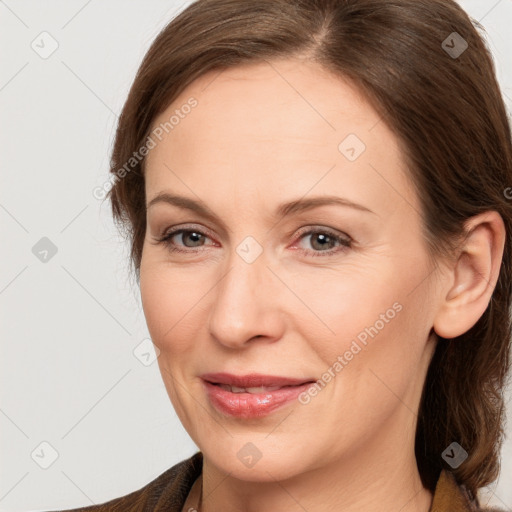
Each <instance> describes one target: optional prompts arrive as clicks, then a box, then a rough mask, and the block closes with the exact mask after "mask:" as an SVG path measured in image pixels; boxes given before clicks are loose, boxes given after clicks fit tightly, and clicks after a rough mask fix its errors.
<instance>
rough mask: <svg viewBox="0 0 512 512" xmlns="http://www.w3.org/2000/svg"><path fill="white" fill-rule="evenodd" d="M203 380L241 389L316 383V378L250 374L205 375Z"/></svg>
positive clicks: (224, 373) (202, 376)
mask: <svg viewBox="0 0 512 512" xmlns="http://www.w3.org/2000/svg"><path fill="white" fill-rule="evenodd" d="M200 377H201V378H202V379H203V380H205V381H207V382H211V383H213V384H227V385H229V386H237V387H239V388H256V387H260V386H266V387H271V386H298V385H300V384H305V383H307V382H315V380H316V379H314V378H305V379H295V378H291V377H280V376H273V375H263V374H261V373H250V374H248V375H233V374H231V373H226V372H220V373H205V374H203V375H201V376H200Z"/></svg>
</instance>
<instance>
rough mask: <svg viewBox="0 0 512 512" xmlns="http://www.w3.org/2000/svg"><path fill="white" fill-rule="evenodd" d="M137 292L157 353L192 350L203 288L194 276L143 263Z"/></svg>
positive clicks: (199, 322) (197, 326)
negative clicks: (139, 295)
mask: <svg viewBox="0 0 512 512" xmlns="http://www.w3.org/2000/svg"><path fill="white" fill-rule="evenodd" d="M203 288H204V289H203ZM140 291H141V300H142V307H143V309H144V316H145V318H146V323H147V326H148V330H149V332H150V335H151V339H152V340H153V342H154V343H155V344H156V345H157V346H158V347H159V349H160V351H162V352H169V351H172V352H173V353H181V352H187V351H189V350H191V348H192V343H191V340H194V339H195V332H196V331H197V330H198V329H199V326H201V325H202V324H203V323H202V322H201V320H199V319H198V315H201V311H202V309H201V305H202V302H203V301H204V300H205V297H204V295H205V293H206V291H207V287H206V284H204V285H201V281H200V280H198V279H197V275H196V276H195V277H194V276H190V277H188V276H187V272H186V271H183V270H180V269H176V270H170V269H169V268H167V269H165V266H160V265H153V266H151V265H150V264H149V263H147V262H146V263H143V264H141V272H140ZM203 309H204V307H203Z"/></svg>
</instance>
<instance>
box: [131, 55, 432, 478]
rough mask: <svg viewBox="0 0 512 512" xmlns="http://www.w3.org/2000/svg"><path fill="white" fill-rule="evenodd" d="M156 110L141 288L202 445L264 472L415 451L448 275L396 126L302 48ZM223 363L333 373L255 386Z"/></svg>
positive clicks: (239, 368)
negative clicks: (229, 384)
mask: <svg viewBox="0 0 512 512" xmlns="http://www.w3.org/2000/svg"><path fill="white" fill-rule="evenodd" d="M173 115H174V117H173V118H172V120H171V121H170V122H169V120H170V119H171V117H172V116H173ZM165 122H167V125H166V127H165V128H164V129H162V125H161V123H165ZM152 128H153V129H154V132H153V134H152V140H153V143H152V146H154V147H153V148H152V149H151V151H150V154H149V155H148V158H147V166H146V203H147V204H148V205H149V203H151V205H150V206H149V207H148V210H147V232H146V238H145V241H144V248H143V255H142V263H141V269H140V286H141V294H142V302H143V307H144V313H145V316H146V319H147V323H148V328H149V331H150V334H151V337H152V339H153V342H154V343H155V345H156V346H157V347H158V348H159V350H160V355H159V358H158V364H159V366H160V370H161V373H162V377H163V380H164V383H165V386H166V389H167V392H168V394H169V397H170V399H171V401H172V403H173V405H174V407H175V409H176V412H177V414H178V416H179V418H180V420H181V421H182V423H183V425H184V427H185V428H186V430H187V431H188V433H189V434H190V436H191V437H192V439H193V440H194V442H195V443H196V444H197V446H198V447H199V448H200V449H201V450H202V451H203V453H204V456H205V457H206V458H207V459H209V460H210V461H211V463H213V464H214V465H216V466H217V467H218V468H220V469H222V470H223V471H225V472H229V473H231V474H232V475H233V476H235V477H238V478H241V479H245V480H260V481H264V480H265V481H266V480H271V479H273V478H279V479H284V478H287V477H291V476H293V475H294V474H298V473H304V472H306V471H308V470H311V469H314V468H320V467H323V466H326V465H328V464H338V465H339V464H341V463H342V462H346V463H347V464H348V463H350V464H353V463H354V462H356V461H357V462H356V463H357V464H359V465H362V467H365V465H366V467H367V464H376V463H382V464H389V465H391V464H392V463H394V462H396V461H397V460H399V461H401V462H403V461H405V460H410V459H411V457H413V456H414V454H413V452H414V430H415V426H416V419H417V417H416V412H417V410H418V404H419V400H420V395H421V391H422V386H423V382H424V380H425V375H426V370H427V367H428V364H429V362H430V358H431V355H432V353H433V348H434V340H433V339H432V338H429V333H430V330H431V327H432V325H433V319H434V316H435V308H436V299H435V294H436V293H438V291H437V289H436V287H435V281H434V278H435V275H436V274H435V272H433V269H432V268H431V266H430V265H429V259H428V257H427V252H426V246H425V242H424V239H423V238H422V236H421V219H420V216H419V212H420V205H419V202H418V199H417V197H416V195H415V193H414V191H413V189H412V187H411V185H410V184H409V182H408V181H407V172H408V171H407V169H406V168H405V167H404V163H403V160H402V156H401V153H400V150H399V147H398V145H397V140H396V138H395V136H394V135H393V134H392V133H391V132H390V130H389V129H388V128H387V127H386V125H385V124H384V122H382V120H380V118H379V116H378V115H377V114H376V112H375V111H374V110H373V109H372V108H371V107H370V105H369V104H368V103H366V102H365V100H364V99H363V98H362V97H361V96H360V95H359V94H358V92H357V90H355V89H354V88H352V87H351V86H350V85H349V84H348V83H346V82H344V81H342V80H341V79H340V78H338V77H335V76H333V75H331V74H329V73H328V72H326V71H324V70H323V69H322V68H320V67H318V65H316V64H313V63H307V62H303V61H299V60H276V61H271V62H269V63H262V64H251V65H246V66H243V67H237V68H231V69H227V70H224V71H222V72H219V71H215V72H210V73H208V74H206V75H203V76H202V77H200V78H199V79H197V80H196V81H195V82H193V83H192V84H191V85H190V86H189V87H188V88H187V89H185V90H184V91H183V92H182V93H181V95H180V96H179V97H178V98H177V99H176V100H175V101H174V102H173V103H172V105H170V106H169V108H167V110H166V111H165V112H164V113H162V114H161V115H160V116H159V117H158V118H157V119H156V120H155V121H154V123H153V126H152ZM159 139H161V140H159ZM164 194H168V196H180V197H182V198H184V199H183V200H181V201H172V200H170V199H169V197H167V199H169V200H168V201H166V200H165V196H164ZM157 196H159V197H160V199H157ZM327 198H329V202H327V201H326V200H327ZM324 200H325V201H324ZM345 201H346V203H345V204H343V202H345ZM349 202H350V203H354V204H355V205H357V206H351V205H350V204H349ZM187 204H188V207H186V205H187ZM194 204H199V205H200V206H201V209H199V208H195V207H194V206H193V205H194ZM284 205H288V206H284ZM181 229H183V230H186V232H178V233H175V234H174V235H172V236H168V240H167V244H166V243H165V242H158V241H157V240H158V239H160V238H162V237H164V236H165V235H170V231H171V230H174V231H179V230H181ZM347 241H349V245H346V244H347ZM217 372H225V373H230V374H233V375H236V376H245V375H248V374H254V373H257V374H264V375H269V376H280V377H289V378H294V379H299V380H300V381H318V383H317V385H316V386H313V387H312V384H309V385H308V384H306V385H305V386H303V387H302V388H300V389H299V390H298V391H301V393H300V395H298V393H297V392H296V391H295V395H294V394H293V393H294V388H288V391H285V392H283V391H277V392H276V391H267V392H266V393H265V390H263V392H262V393H259V396H255V394H254V393H252V394H249V395H248V394H247V393H246V392H244V393H241V394H238V393H232V392H230V391H227V390H221V389H220V388H219V386H214V385H209V386H208V385H206V384H205V382H204V380H203V378H202V376H203V375H205V374H207V373H208V374H211V373H217ZM253 384H254V383H253ZM281 385H282V384H281ZM207 388H208V389H210V390H212V395H210V393H209V392H208V391H207ZM315 390H316V391H315ZM253 391H254V390H253ZM280 393H281V395H283V396H285V397H286V398H288V400H287V401H285V402H284V403H281V405H280V406H279V407H275V408H273V407H274V406H275V405H276V403H277V402H276V401H275V400H276V399H277V398H276V397H278V396H281V395H279V394H280ZM287 393H288V394H287ZM256 394H258V393H256ZM297 395H298V396H297ZM210 396H212V397H213V398H211V397H210ZM290 396H291V397H293V396H295V398H294V399H289V398H290ZM215 397H217V399H215ZM255 402H263V405H258V403H256V404H255ZM219 403H220V405H219ZM338 467H339V466H338Z"/></svg>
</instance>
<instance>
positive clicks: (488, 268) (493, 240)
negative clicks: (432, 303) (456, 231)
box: [433, 211, 505, 338]
mask: <svg viewBox="0 0 512 512" xmlns="http://www.w3.org/2000/svg"><path fill="white" fill-rule="evenodd" d="M465 228H466V232H467V233H468V237H467V240H466V241H465V243H464V245H463V246H462V247H461V248H460V249H459V250H460V252H459V256H458V258H456V259H455V263H454V264H453V266H452V267H451V268H450V269H449V272H448V274H447V277H446V283H447V286H445V287H444V289H443V295H442V296H441V297H440V299H441V300H440V304H439V309H438V311H437V314H436V316H435V319H434V325H433V329H434V331H435V332H436V334H438V335H439V336H441V337H443V338H455V337H456V336H460V335H461V334H464V333H465V332H467V331H468V330H469V329H471V327H473V326H474V325H475V324H476V322H477V321H478V319H479V318H480V317H481V316H482V315H483V314H484V312H485V310H486V309H487V306H488V305H489V302H490V300H491V296H492V293H493V291H494V288H495V286H496V282H497V280H498V276H499V271H500V267H501V262H502V258H503V250H504V245H505V225H504V223H503V219H502V218H501V215H500V214H499V213H498V212H496V211H488V212H484V213H481V214H479V215H476V216H474V217H471V218H470V219H468V221H466V224H465Z"/></svg>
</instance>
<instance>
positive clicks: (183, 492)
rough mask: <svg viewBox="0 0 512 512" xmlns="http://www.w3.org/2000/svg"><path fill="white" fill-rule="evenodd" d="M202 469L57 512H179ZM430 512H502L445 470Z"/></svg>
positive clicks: (183, 469) (190, 463) (178, 471)
mask: <svg viewBox="0 0 512 512" xmlns="http://www.w3.org/2000/svg"><path fill="white" fill-rule="evenodd" d="M202 466H203V454H202V452H197V453H195V454H194V455H193V456H192V457H190V458H189V459H185V460H182V461H181V462H178V464H176V465H175V466H173V467H171V468H169V469H168V470H167V471H165V472H164V473H162V474H161V475H160V476H158V477H157V478H155V479H154V480H152V481H151V482H149V483H148V484H146V485H145V486H144V487H142V488H141V489H139V490H138V491H134V492H132V493H130V494H127V495H126V496H122V497H120V498H115V499H113V500H110V501H107V502H106V503H102V504H100V505H91V506H87V507H82V508H74V509H69V510H63V511H59V512H181V510H182V508H183V505H184V504H185V500H186V498H187V496H188V493H189V491H190V488H191V487H192V484H193V483H194V481H195V480H196V478H197V477H198V476H199V475H200V474H201V470H202ZM50 512H53V511H50ZM55 512H57V511H55ZM429 512H504V511H501V510H499V509H495V508H483V507H482V508H480V506H479V504H478V501H477V500H471V498H470V496H469V494H468V492H467V491H466V489H465V488H464V487H463V486H459V485H457V483H456V481H455V478H454V477H453V474H452V473H450V472H449V471H446V470H444V471H442V472H441V475H440V476H439V480H438V481H437V485H436V489H435V492H434V499H433V502H432V507H431V508H430V511H429Z"/></svg>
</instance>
